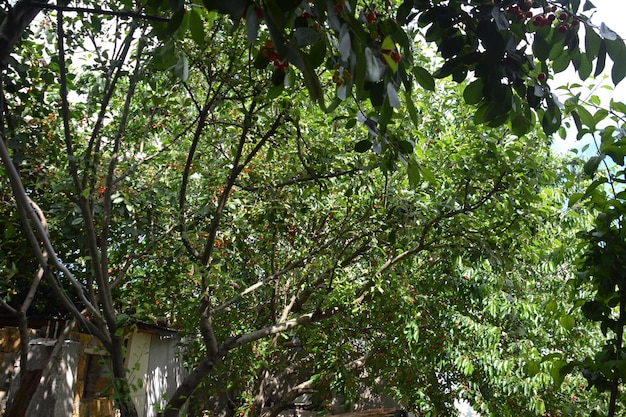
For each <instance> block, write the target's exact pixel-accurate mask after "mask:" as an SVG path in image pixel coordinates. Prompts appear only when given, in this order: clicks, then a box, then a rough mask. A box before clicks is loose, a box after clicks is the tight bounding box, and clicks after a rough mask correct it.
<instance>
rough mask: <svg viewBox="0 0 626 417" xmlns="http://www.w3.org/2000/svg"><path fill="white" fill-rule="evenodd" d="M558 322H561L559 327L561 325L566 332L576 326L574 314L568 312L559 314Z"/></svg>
mask: <svg viewBox="0 0 626 417" xmlns="http://www.w3.org/2000/svg"><path fill="white" fill-rule="evenodd" d="M559 323H560V324H561V327H563V328H564V329H565V330H567V331H568V332H569V331H571V330H572V329H573V328H574V326H576V320H575V319H574V316H572V315H570V314H566V315H564V316H561V318H560V319H559Z"/></svg>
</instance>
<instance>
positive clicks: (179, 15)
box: [167, 9, 186, 34]
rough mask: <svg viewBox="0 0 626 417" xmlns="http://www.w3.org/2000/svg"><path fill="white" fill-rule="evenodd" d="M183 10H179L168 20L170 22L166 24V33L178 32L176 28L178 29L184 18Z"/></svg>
mask: <svg viewBox="0 0 626 417" xmlns="http://www.w3.org/2000/svg"><path fill="white" fill-rule="evenodd" d="M185 14H186V13H185V10H184V9H180V10H178V11H177V12H175V13H174V14H173V15H172V17H171V18H170V20H169V21H168V23H167V32H168V33H170V34H172V33H174V32H176V30H178V28H179V27H180V25H181V24H182V23H183V19H184V18H185Z"/></svg>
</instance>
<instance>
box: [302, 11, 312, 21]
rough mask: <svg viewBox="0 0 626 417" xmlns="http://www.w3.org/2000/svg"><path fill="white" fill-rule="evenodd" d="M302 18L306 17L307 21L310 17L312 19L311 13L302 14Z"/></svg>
mask: <svg viewBox="0 0 626 417" xmlns="http://www.w3.org/2000/svg"><path fill="white" fill-rule="evenodd" d="M302 17H304V18H305V19H308V18H309V17H311V13H309V12H302Z"/></svg>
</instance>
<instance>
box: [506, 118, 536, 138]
mask: <svg viewBox="0 0 626 417" xmlns="http://www.w3.org/2000/svg"><path fill="white" fill-rule="evenodd" d="M531 127H532V122H531V121H530V120H529V119H528V118H527V117H526V116H525V115H523V114H517V115H516V116H515V117H514V118H513V120H511V130H512V131H513V133H514V134H515V135H517V136H523V135H525V134H526V133H528V132H529V131H530V129H531Z"/></svg>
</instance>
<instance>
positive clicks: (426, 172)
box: [419, 164, 439, 187]
mask: <svg viewBox="0 0 626 417" xmlns="http://www.w3.org/2000/svg"><path fill="white" fill-rule="evenodd" d="M419 167H420V172H421V174H422V176H423V177H424V179H426V181H428V182H429V183H430V185H432V186H433V187H436V186H437V185H438V184H439V181H437V177H435V174H434V173H433V172H432V171H431V170H430V169H428V168H427V167H425V166H424V165H422V164H420V165H419Z"/></svg>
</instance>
